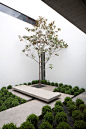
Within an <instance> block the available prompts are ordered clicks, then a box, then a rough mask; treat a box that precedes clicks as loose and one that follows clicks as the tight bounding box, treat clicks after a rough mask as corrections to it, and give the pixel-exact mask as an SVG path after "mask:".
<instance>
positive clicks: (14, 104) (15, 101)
mask: <svg viewBox="0 0 86 129" xmlns="http://www.w3.org/2000/svg"><path fill="white" fill-rule="evenodd" d="M17 105H19V102H18V101H17V100H13V101H12V104H11V106H12V107H15V106H17Z"/></svg>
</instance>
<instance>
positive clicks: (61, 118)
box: [55, 112, 68, 124]
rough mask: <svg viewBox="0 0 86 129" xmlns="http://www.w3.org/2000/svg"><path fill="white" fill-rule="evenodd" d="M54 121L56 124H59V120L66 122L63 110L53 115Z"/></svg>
mask: <svg viewBox="0 0 86 129" xmlns="http://www.w3.org/2000/svg"><path fill="white" fill-rule="evenodd" d="M55 121H56V123H57V124H59V122H63V121H64V122H67V121H68V118H67V114H66V113H64V112H58V113H57V114H56V116H55Z"/></svg>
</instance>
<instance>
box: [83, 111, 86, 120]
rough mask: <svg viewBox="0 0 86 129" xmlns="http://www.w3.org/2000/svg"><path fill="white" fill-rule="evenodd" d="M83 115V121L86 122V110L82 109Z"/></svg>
mask: <svg viewBox="0 0 86 129" xmlns="http://www.w3.org/2000/svg"><path fill="white" fill-rule="evenodd" d="M83 115H84V121H85V122H86V109H84V111H83Z"/></svg>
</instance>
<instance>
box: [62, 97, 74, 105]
mask: <svg viewBox="0 0 86 129" xmlns="http://www.w3.org/2000/svg"><path fill="white" fill-rule="evenodd" d="M68 101H72V99H71V98H70V97H66V98H65V99H64V104H67V102H68Z"/></svg>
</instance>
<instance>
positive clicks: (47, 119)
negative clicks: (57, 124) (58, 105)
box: [43, 112, 54, 124]
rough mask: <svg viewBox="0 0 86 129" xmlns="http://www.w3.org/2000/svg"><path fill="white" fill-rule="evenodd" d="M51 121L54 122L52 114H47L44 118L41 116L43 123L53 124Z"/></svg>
mask: <svg viewBox="0 0 86 129" xmlns="http://www.w3.org/2000/svg"><path fill="white" fill-rule="evenodd" d="M53 120H54V116H53V114H52V112H47V113H46V114H45V115H44V116H43V121H44V122H46V121H47V122H49V123H51V124H52V123H53Z"/></svg>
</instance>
